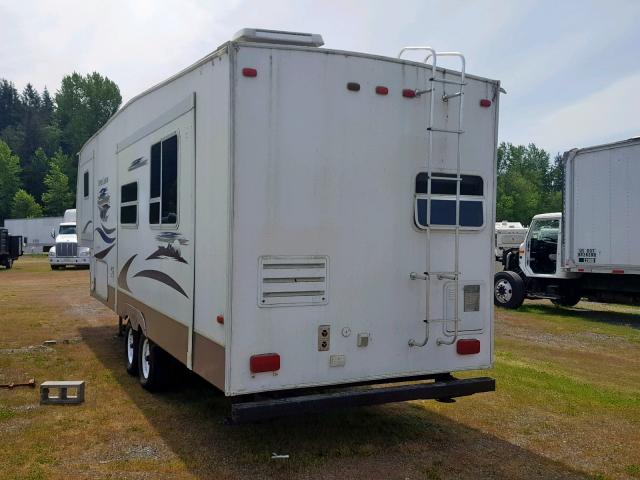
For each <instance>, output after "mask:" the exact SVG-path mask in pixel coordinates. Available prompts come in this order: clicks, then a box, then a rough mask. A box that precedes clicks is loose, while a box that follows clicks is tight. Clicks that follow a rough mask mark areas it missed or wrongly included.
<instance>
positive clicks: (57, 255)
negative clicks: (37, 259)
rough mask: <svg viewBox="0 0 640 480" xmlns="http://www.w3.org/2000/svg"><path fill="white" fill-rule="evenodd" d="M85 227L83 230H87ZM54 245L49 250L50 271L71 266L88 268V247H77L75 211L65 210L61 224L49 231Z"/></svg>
mask: <svg viewBox="0 0 640 480" xmlns="http://www.w3.org/2000/svg"><path fill="white" fill-rule="evenodd" d="M90 226H91V225H87V226H86V227H85V228H89V227H90ZM51 237H52V238H53V239H54V240H55V245H54V246H53V247H51V248H50V249H49V265H50V266H51V270H58V269H61V268H66V267H67V266H68V265H72V266H85V267H88V266H89V260H90V249H89V247H78V234H77V226H76V209H69V210H65V212H64V217H63V218H62V222H61V223H60V224H59V225H58V227H57V228H55V229H53V230H52V231H51Z"/></svg>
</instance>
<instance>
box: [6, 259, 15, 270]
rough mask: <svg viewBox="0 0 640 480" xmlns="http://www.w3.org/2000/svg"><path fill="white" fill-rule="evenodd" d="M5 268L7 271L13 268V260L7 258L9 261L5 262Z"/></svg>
mask: <svg viewBox="0 0 640 480" xmlns="http://www.w3.org/2000/svg"><path fill="white" fill-rule="evenodd" d="M4 266H5V267H6V269H7V270H9V269H10V268H11V267H13V258H7V261H6V262H5V264H4Z"/></svg>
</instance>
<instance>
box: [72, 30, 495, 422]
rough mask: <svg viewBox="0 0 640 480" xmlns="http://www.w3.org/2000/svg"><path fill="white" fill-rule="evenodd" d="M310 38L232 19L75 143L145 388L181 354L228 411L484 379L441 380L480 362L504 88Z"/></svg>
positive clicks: (441, 392)
mask: <svg viewBox="0 0 640 480" xmlns="http://www.w3.org/2000/svg"><path fill="white" fill-rule="evenodd" d="M322 44H323V41H322V37H321V36H320V35H317V34H308V33H295V32H280V31H270V30H260V29H245V30H242V31H241V32H239V33H238V34H237V35H236V36H235V37H234V39H233V40H232V41H230V42H227V43H225V44H223V45H221V46H220V47H219V48H217V49H216V50H215V51H214V52H213V53H211V54H210V55H207V56H206V57H205V58H203V59H201V60H200V61H198V62H196V63H195V64H194V65H192V66H191V67H188V68H187V69H186V70H184V71H182V72H180V73H178V74H176V75H174V76H173V77H171V78H169V79H167V80H166V81H164V82H161V83H160V84H159V85H157V86H155V87H153V88H151V89H149V90H147V91H145V92H143V93H141V94H140V95H138V96H136V97H134V98H133V99H132V100H130V101H129V102H128V103H127V104H126V105H124V106H123V107H122V108H121V109H120V110H119V111H118V112H117V113H116V114H115V115H114V116H112V117H111V119H110V120H109V121H108V122H107V123H106V124H105V125H104V126H103V127H102V128H101V129H100V130H99V131H98V132H97V133H96V134H95V135H94V136H93V137H91V138H90V139H89V140H88V141H87V143H86V144H85V145H84V146H83V148H82V150H81V151H80V154H79V167H78V190H77V192H78V193H77V205H78V220H79V222H78V225H88V224H92V225H93V228H91V229H85V228H82V230H81V231H80V232H79V235H80V241H81V245H83V246H86V247H87V248H91V251H92V255H91V260H90V261H91V274H90V279H91V280H90V293H91V295H92V296H94V297H95V298H97V299H98V300H100V301H101V302H103V303H104V304H105V305H107V306H108V307H109V308H111V309H112V310H113V311H114V312H117V315H118V317H119V322H120V324H121V325H122V326H123V330H124V332H123V333H124V335H123V336H124V339H125V344H124V348H123V367H125V368H126V370H127V371H128V372H129V373H131V374H132V375H137V377H138V379H139V382H140V384H141V385H142V387H144V388H146V389H147V390H155V389H159V388H161V387H162V386H163V384H164V383H165V381H166V379H167V376H168V374H169V372H168V368H167V359H169V362H171V361H178V362H180V363H182V364H184V365H185V366H186V367H187V368H188V369H190V370H192V371H194V372H195V373H197V374H198V375H200V376H201V377H203V378H204V379H206V380H207V381H209V382H210V383H212V384H213V385H215V386H216V387H218V388H219V389H220V390H222V391H223V392H224V394H225V395H226V396H228V397H230V398H231V399H232V401H231V402H230V403H231V419H232V420H233V421H235V422H241V421H251V420H254V419H256V418H265V417H275V416H281V415H288V414H292V413H303V412H312V411H319V412H322V411H325V410H326V409H328V408H332V407H341V406H342V407H344V406H356V405H368V404H375V403H384V402H392V401H404V400H409V399H418V398H421V399H439V400H442V401H451V400H452V399H454V398H455V397H458V396H464V395H470V394H474V393H479V392H487V391H492V390H494V388H495V382H494V380H493V379H492V378H489V377H482V376H481V377H472V378H464V379H459V378H456V377H455V376H454V375H453V373H454V372H456V371H461V370H478V369H487V368H490V367H491V365H492V358H493V357H492V355H493V302H492V301H491V296H492V289H491V285H492V284H491V278H492V273H493V260H492V252H493V226H494V224H495V213H494V205H495V161H494V159H495V156H496V139H497V131H498V130H497V124H498V104H499V96H500V84H499V82H498V81H495V80H489V79H486V78H481V77H477V76H474V75H470V74H468V73H466V71H465V59H464V56H463V55H462V54H460V53H455V52H445V53H439V52H437V51H435V50H433V49H432V48H430V47H411V48H408V49H407V48H405V49H402V51H401V52H400V55H401V56H402V57H398V58H391V57H381V56H377V55H369V54H364V53H358V52H346V51H340V50H331V49H324V48H320V47H321V45H322ZM407 55H414V56H415V57H414V60H408V59H407V58H406V56H407ZM443 57H444V58H447V59H450V60H452V61H454V62H457V65H459V69H458V70H452V69H450V68H447V69H442V68H440V67H439V66H438V61H441V59H442V58H443ZM478 251H484V252H486V253H485V255H482V256H480V255H477V252H478ZM172 359H173V360H172ZM408 380H413V381H415V382H416V383H411V384H406V383H401V382H407V381H408ZM372 384H388V385H386V386H384V387H379V388H372V387H371V386H370V385H372ZM355 386H359V387H360V388H355Z"/></svg>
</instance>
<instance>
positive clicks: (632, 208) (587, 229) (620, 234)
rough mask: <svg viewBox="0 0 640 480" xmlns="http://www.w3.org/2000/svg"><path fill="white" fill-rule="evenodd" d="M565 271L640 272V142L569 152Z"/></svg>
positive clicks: (565, 224) (566, 167) (565, 197)
mask: <svg viewBox="0 0 640 480" xmlns="http://www.w3.org/2000/svg"><path fill="white" fill-rule="evenodd" d="M564 161H565V196H564V202H565V205H564V215H563V232H564V249H563V267H564V268H565V269H566V270H569V271H573V272H594V273H619V274H623V273H624V274H631V273H633V274H638V273H640V249H639V248H638V238H639V234H640V222H639V220H640V188H639V187H638V179H639V178H640V138H632V139H630V140H625V141H622V142H615V143H610V144H607V145H599V146H595V147H589V148H583V149H576V150H571V151H569V152H567V153H566V154H565V159H564Z"/></svg>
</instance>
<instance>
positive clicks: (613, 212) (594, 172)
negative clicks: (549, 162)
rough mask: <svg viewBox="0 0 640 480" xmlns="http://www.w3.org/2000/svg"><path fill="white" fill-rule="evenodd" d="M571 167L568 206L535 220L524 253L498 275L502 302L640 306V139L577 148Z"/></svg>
mask: <svg viewBox="0 0 640 480" xmlns="http://www.w3.org/2000/svg"><path fill="white" fill-rule="evenodd" d="M563 165H564V178H565V184H564V195H563V199H564V200H563V211H562V212H557V213H546V214H540V215H536V216H535V217H534V218H533V220H532V222H531V225H530V227H529V231H528V233H527V237H526V240H525V242H524V244H523V246H522V247H521V248H520V251H519V254H518V255H512V256H510V257H509V258H505V270H507V271H505V272H499V273H497V274H496V277H495V285H494V291H495V293H494V298H495V303H496V305H503V306H506V307H510V308H517V307H519V306H520V305H521V304H522V302H523V300H524V298H547V299H550V300H551V301H553V302H554V303H556V304H557V305H561V306H567V307H570V306H574V305H576V304H577V303H578V302H579V301H580V299H581V298H587V299H590V300H593V301H599V302H605V303H623V304H630V305H640V251H638V248H637V240H636V239H637V238H638V235H636V233H638V221H639V220H640V190H638V188H637V185H636V179H637V178H638V177H639V176H640V138H632V139H629V140H624V141H621V142H614V143H609V144H606V145H597V146H594V147H588V148H581V149H573V150H571V151H568V152H566V153H565V154H564V157H563Z"/></svg>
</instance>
